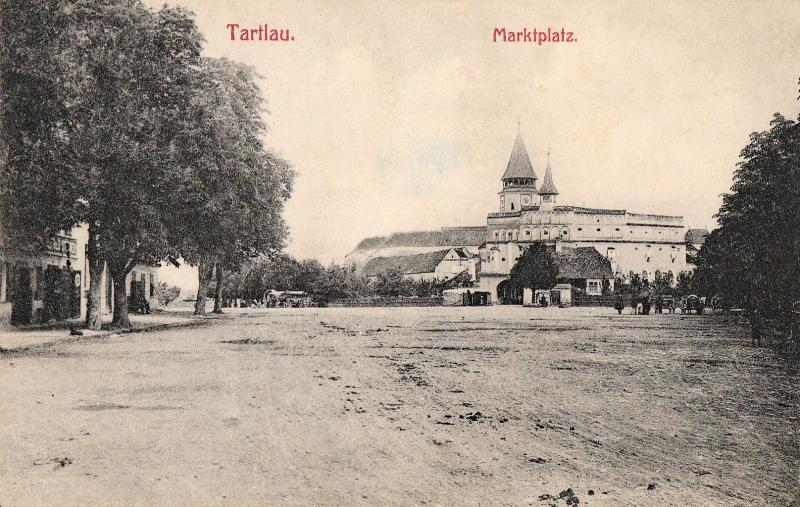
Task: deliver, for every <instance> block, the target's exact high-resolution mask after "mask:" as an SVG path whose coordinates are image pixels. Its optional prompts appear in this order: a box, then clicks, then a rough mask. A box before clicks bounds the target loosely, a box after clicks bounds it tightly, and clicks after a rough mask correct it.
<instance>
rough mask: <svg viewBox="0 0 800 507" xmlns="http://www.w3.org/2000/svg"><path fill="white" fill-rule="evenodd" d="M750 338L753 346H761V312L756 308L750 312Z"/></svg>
mask: <svg viewBox="0 0 800 507" xmlns="http://www.w3.org/2000/svg"><path fill="white" fill-rule="evenodd" d="M750 339H751V340H752V342H753V347H760V346H761V312H760V311H759V310H758V308H755V309H754V310H753V312H752V313H751V314H750ZM756 344H758V345H756Z"/></svg>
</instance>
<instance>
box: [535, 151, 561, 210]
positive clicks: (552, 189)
mask: <svg viewBox="0 0 800 507" xmlns="http://www.w3.org/2000/svg"><path fill="white" fill-rule="evenodd" d="M539 195H540V196H541V198H542V209H553V206H554V205H555V203H556V196H557V195H558V190H557V189H556V185H555V183H553V169H552V168H551V167H550V150H547V168H546V169H545V171H544V182H543V183H542V186H541V187H539Z"/></svg>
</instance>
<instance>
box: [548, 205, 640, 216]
mask: <svg viewBox="0 0 800 507" xmlns="http://www.w3.org/2000/svg"><path fill="white" fill-rule="evenodd" d="M553 209H554V210H555V211H572V212H574V213H577V214H579V215H624V214H625V210H624V209H601V208H583V207H580V206H556V207H555V208H553Z"/></svg>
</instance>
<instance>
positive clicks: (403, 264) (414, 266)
mask: <svg viewBox="0 0 800 507" xmlns="http://www.w3.org/2000/svg"><path fill="white" fill-rule="evenodd" d="M449 251H450V250H438V251H436V252H428V253H421V254H413V255H398V256H396V257H376V258H374V259H370V260H369V261H368V262H367V264H366V265H365V266H364V271H363V273H364V275H366V276H378V275H379V274H380V273H385V272H387V271H389V270H398V271H400V272H401V273H403V274H404V275H411V274H416V273H433V272H434V271H435V270H436V266H438V265H439V263H440V262H442V259H444V256H445V255H447V252H449Z"/></svg>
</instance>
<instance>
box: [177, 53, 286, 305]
mask: <svg viewBox="0 0 800 507" xmlns="http://www.w3.org/2000/svg"><path fill="white" fill-rule="evenodd" d="M193 79H194V83H193V90H192V97H191V101H190V106H189V113H190V117H191V123H190V127H189V128H187V129H185V130H184V131H182V132H181V133H180V135H178V136H177V138H176V141H175V147H176V149H177V153H178V157H179V159H180V165H181V169H182V170H181V171H178V172H177V173H176V174H175V176H176V178H175V180H174V181H173V182H171V185H170V188H172V189H173V191H174V192H175V194H176V195H178V196H180V201H181V205H180V206H179V207H177V208H176V209H175V210H174V219H173V220H172V222H171V223H172V227H171V234H172V238H173V239H172V243H174V244H176V245H178V249H179V253H180V255H181V256H182V257H183V258H184V259H185V260H186V261H188V262H190V263H193V264H196V265H197V266H198V277H199V288H198V293H197V302H196V305H195V313H196V314H202V313H205V305H206V293H207V290H208V287H209V284H210V282H211V278H212V274H213V273H214V272H215V271H216V274H217V283H216V286H217V288H218V290H217V295H216V296H217V297H216V298H215V311H221V307H220V306H219V303H220V300H221V297H220V296H221V290H222V287H223V286H224V281H223V277H222V273H223V269H226V268H227V269H231V268H236V267H238V266H239V265H240V264H241V263H242V262H243V261H244V260H246V259H248V258H253V257H256V256H258V255H262V254H269V253H273V254H274V253H275V252H277V251H279V250H280V249H281V248H282V247H283V244H284V241H285V238H286V235H287V229H286V225H285V223H284V221H283V216H282V210H283V205H284V202H285V201H286V200H287V199H288V197H289V195H290V192H291V186H292V180H293V177H294V172H293V171H292V169H291V167H290V166H289V164H288V163H287V162H286V161H285V160H283V159H282V158H281V157H279V156H278V155H276V154H274V153H272V152H270V151H269V150H267V149H266V147H265V145H264V136H265V133H266V129H267V127H266V124H265V122H264V121H263V119H262V114H263V113H264V99H263V97H262V95H261V91H260V88H259V86H258V83H257V75H256V74H255V72H254V70H253V69H252V67H249V66H246V65H242V64H240V63H236V62H232V61H230V60H226V59H214V58H204V59H203V61H202V65H201V66H200V68H199V70H198V71H197V72H196V73H195V75H194V77H193Z"/></svg>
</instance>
